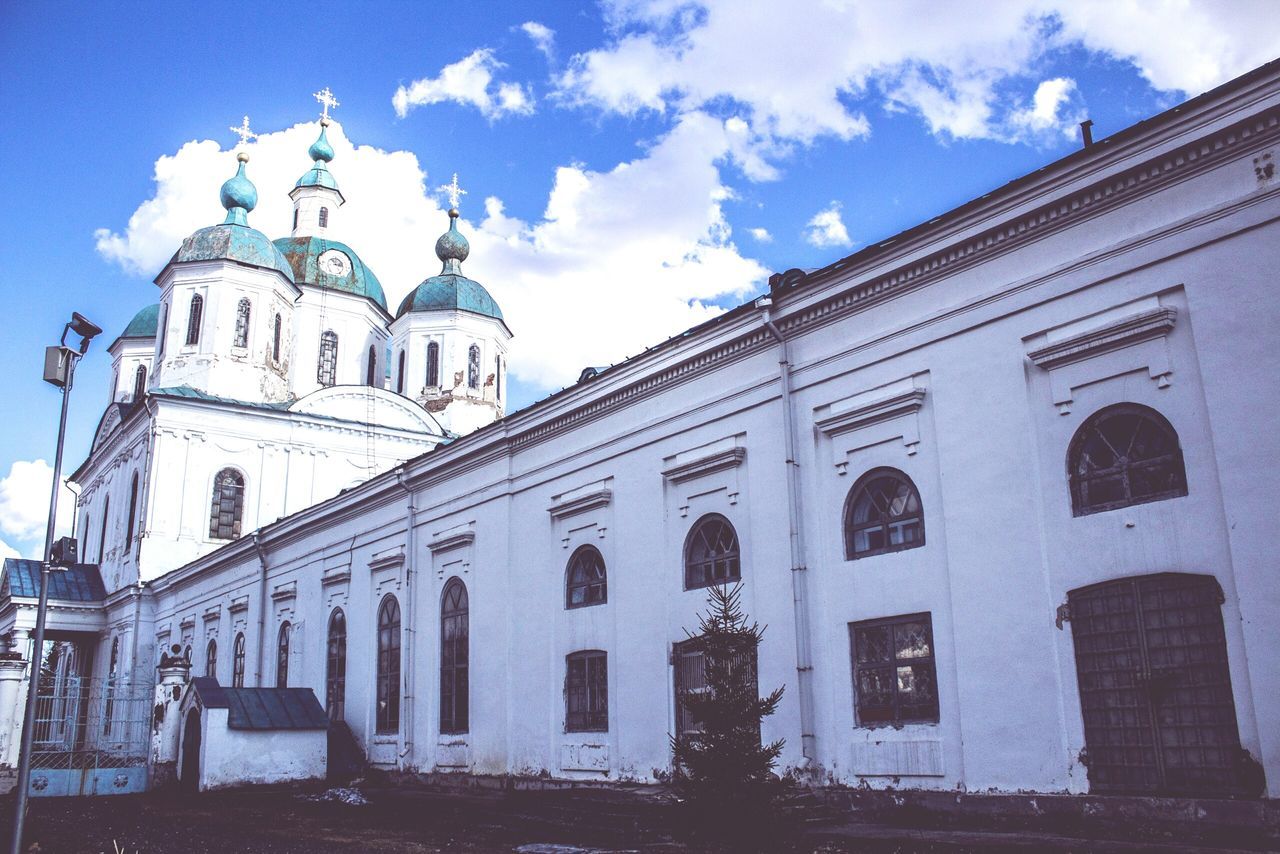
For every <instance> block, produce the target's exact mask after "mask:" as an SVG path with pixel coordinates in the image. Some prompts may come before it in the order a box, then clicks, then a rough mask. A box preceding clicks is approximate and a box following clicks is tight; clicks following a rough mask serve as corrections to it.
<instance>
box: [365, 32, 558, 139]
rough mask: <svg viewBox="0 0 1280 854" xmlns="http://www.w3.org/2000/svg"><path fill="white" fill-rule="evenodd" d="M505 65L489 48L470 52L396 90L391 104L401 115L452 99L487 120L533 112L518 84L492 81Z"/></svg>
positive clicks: (528, 97)
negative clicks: (433, 75)
mask: <svg viewBox="0 0 1280 854" xmlns="http://www.w3.org/2000/svg"><path fill="white" fill-rule="evenodd" d="M503 68H506V65H505V64H504V63H501V62H499V61H498V60H497V59H496V58H495V57H494V55H493V51H492V50H490V49H489V48H480V49H479V50H475V51H472V53H471V54H470V55H469V56H466V57H464V58H463V59H460V60H458V61H457V62H455V63H453V64H452V65H446V66H445V67H444V68H442V69H440V74H439V76H438V77H424V78H422V79H421V80H415V81H413V82H412V83H410V84H409V85H408V86H401V87H399V88H398V89H396V92H395V94H394V95H393V96H392V97H391V105H392V106H393V107H395V111H396V115H398V116H399V117H400V118H404V117H405V116H406V115H408V113H409V110H410V109H411V108H413V107H423V106H427V105H428V104H439V103H441V102H442V101H453V102H454V103H457V104H463V105H469V106H472V107H475V108H476V109H477V110H479V111H480V114H481V115H482V116H484V117H485V118H487V119H489V120H490V121H492V120H494V119H499V118H502V117H503V116H506V115H528V114H530V113H532V112H533V95H532V93H531V92H530V91H529V90H528V89H526V88H525V87H524V86H522V85H521V84H519V83H509V82H507V83H502V82H498V83H495V80H494V74H495V72H497V71H499V70H501V69H503Z"/></svg>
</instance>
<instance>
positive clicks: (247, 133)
mask: <svg viewBox="0 0 1280 854" xmlns="http://www.w3.org/2000/svg"><path fill="white" fill-rule="evenodd" d="M231 132H232V133H234V134H236V135H237V136H239V137H240V145H242V146H243V145H245V144H246V143H248V142H249V140H251V139H255V138H256V137H257V136H258V135H257V134H256V133H254V132H253V131H251V130H249V117H248V116H245V117H244V122H242V123H241V124H240V126H239V127H235V126H232V127H231Z"/></svg>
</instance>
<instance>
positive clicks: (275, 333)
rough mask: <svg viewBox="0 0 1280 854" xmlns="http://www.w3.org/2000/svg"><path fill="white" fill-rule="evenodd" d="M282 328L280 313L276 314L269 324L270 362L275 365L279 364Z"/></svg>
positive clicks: (282, 322)
mask: <svg viewBox="0 0 1280 854" xmlns="http://www.w3.org/2000/svg"><path fill="white" fill-rule="evenodd" d="M283 326H284V320H283V318H281V317H280V312H278V311H277V312H276V318H275V320H273V321H272V322H271V361H273V362H275V363H276V364H277V365H279V364H280V338H281V337H282V336H281V327H283Z"/></svg>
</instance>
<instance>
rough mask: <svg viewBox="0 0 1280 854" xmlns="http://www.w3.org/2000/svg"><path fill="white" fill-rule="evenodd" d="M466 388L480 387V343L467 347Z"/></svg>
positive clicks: (477, 388)
mask: <svg viewBox="0 0 1280 854" xmlns="http://www.w3.org/2000/svg"><path fill="white" fill-rule="evenodd" d="M467 388H470V389H475V390H477V391H479V389H480V345H479V344H472V345H471V346H470V347H468V348H467Z"/></svg>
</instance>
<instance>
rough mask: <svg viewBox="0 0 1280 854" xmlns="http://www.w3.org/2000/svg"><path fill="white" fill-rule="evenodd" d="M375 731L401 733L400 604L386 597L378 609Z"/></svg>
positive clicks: (390, 597) (391, 597) (394, 598)
mask: <svg viewBox="0 0 1280 854" xmlns="http://www.w3.org/2000/svg"><path fill="white" fill-rule="evenodd" d="M377 690H378V708H377V714H376V715H375V718H376V725H377V731H378V732H381V733H390V732H399V731H400V603H399V602H397V601H396V597H394V596H392V595H391V594H389V593H388V594H387V595H386V596H384V597H383V598H382V604H381V605H379V606H378V686H377Z"/></svg>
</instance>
